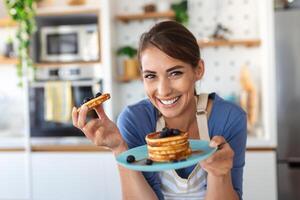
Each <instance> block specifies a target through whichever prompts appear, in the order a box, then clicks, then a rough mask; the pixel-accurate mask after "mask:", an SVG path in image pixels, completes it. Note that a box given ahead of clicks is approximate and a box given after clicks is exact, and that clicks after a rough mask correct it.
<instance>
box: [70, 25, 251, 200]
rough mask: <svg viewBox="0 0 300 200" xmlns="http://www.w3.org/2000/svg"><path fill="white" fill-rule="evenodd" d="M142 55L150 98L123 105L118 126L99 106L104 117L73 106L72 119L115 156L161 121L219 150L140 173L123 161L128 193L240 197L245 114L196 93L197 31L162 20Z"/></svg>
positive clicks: (199, 73) (147, 36) (199, 65)
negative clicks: (171, 166) (181, 165)
mask: <svg viewBox="0 0 300 200" xmlns="http://www.w3.org/2000/svg"><path fill="white" fill-rule="evenodd" d="M138 58H139V62H140V66H141V71H142V74H143V83H144V88H145V92H146V94H147V96H148V99H145V100H142V101H140V102H138V103H136V104H134V105H131V106H128V107H127V108H125V109H124V111H123V112H122V113H121V114H120V116H119V118H118V124H117V126H116V125H115V124H114V123H113V122H112V121H111V120H110V119H108V118H107V116H106V115H105V112H104V111H103V108H102V106H99V107H96V108H95V110H96V112H97V114H98V116H99V119H95V120H92V121H89V122H86V114H87V110H88V109H87V108H82V109H81V110H80V112H79V113H77V112H76V108H74V110H73V123H74V125H75V126H76V127H78V128H80V129H81V130H82V131H83V132H84V133H85V135H86V136H87V137H88V138H90V139H91V140H92V141H93V142H94V143H95V144H96V145H101V146H106V147H108V148H110V149H111V150H112V151H113V153H114V154H115V155H116V156H117V155H119V154H120V153H122V152H124V151H126V150H128V149H131V148H134V147H138V146H141V145H145V144H146V141H145V137H146V136H147V135H148V134H149V133H153V132H158V131H160V130H161V129H163V128H164V127H165V129H166V128H168V129H173V130H174V129H178V130H180V131H182V132H186V133H188V138H189V139H200V140H208V141H210V146H211V147H218V151H217V152H216V153H214V154H213V155H212V156H211V157H209V158H208V159H207V160H204V161H202V162H201V163H198V164H196V165H193V166H190V167H186V168H182V169H179V170H168V171H161V172H145V173H141V172H137V171H131V170H128V169H126V168H123V167H122V166H119V172H120V177H121V184H122V191H123V197H124V199H165V198H166V199H228V200H233V199H241V198H242V177H243V167H244V164H245V146H246V135H247V130H246V114H245V112H244V111H243V110H242V109H241V108H239V107H238V106H236V105H234V104H232V103H230V102H227V101H225V100H223V99H222V98H220V97H219V96H218V95H217V94H215V93H212V94H209V95H208V94H200V95H198V94H196V93H195V83H196V81H198V80H200V79H201V78H202V77H203V75H204V61H203V60H202V59H201V57H200V51H199V47H198V44H197V41H196V39H195V37H194V36H193V35H192V33H191V32H190V31H189V30H188V29H186V28H185V27H184V26H183V25H181V24H179V23H177V22H174V21H164V22H160V23H158V24H156V25H155V26H153V27H152V28H151V29H150V30H149V31H148V32H145V33H144V34H143V35H142V36H141V39H140V44H139V51H138ZM150 161H151V160H150ZM149 163H152V162H148V164H149ZM141 191H142V192H141Z"/></svg>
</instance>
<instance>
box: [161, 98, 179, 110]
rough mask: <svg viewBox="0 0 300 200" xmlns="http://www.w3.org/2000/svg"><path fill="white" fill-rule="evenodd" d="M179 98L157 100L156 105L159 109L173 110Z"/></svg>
mask: <svg viewBox="0 0 300 200" xmlns="http://www.w3.org/2000/svg"><path fill="white" fill-rule="evenodd" d="M180 97H181V96H177V97H174V98H164V99H162V98H157V100H158V105H159V107H161V108H173V107H175V106H176V104H177V102H178V100H179V99H180Z"/></svg>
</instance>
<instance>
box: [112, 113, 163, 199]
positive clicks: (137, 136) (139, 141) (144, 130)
mask: <svg viewBox="0 0 300 200" xmlns="http://www.w3.org/2000/svg"><path fill="white" fill-rule="evenodd" d="M150 114H152V113H150ZM153 114H155V113H153ZM153 120H154V118H152V117H151V116H149V112H148V111H147V110H146V109H145V108H142V109H140V108H136V107H127V108H125V109H124V111H123V112H122V113H121V114H120V115H119V117H118V120H117V126H118V128H119V130H120V132H121V135H122V137H123V139H124V140H125V142H126V143H127V145H128V148H130V149H131V148H134V147H137V146H140V145H144V144H146V141H145V136H146V134H148V133H149V132H151V131H153ZM154 121H155V120H154ZM143 175H144V177H145V179H146V181H147V182H148V184H149V185H150V186H151V187H152V189H153V191H154V192H155V193H156V195H157V197H158V198H159V199H164V197H163V194H162V192H161V189H160V179H159V176H158V174H157V173H154V172H143Z"/></svg>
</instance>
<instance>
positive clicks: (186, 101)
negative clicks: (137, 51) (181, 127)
mask: <svg viewBox="0 0 300 200" xmlns="http://www.w3.org/2000/svg"><path fill="white" fill-rule="evenodd" d="M141 64H142V76H143V82H144V88H145V91H146V94H147V96H148V97H149V99H150V101H151V102H152V104H153V105H154V106H155V107H156V108H157V109H158V110H159V111H160V112H161V113H162V115H163V116H164V117H166V118H174V117H178V116H180V115H181V114H183V113H184V111H186V110H190V109H189V108H191V106H193V105H194V104H192V102H193V100H194V99H193V98H194V89H195V82H196V81H197V80H199V79H201V77H202V75H203V72H204V66H203V62H202V61H201V60H200V61H199V65H198V67H197V68H192V66H191V65H190V64H187V63H184V62H182V61H180V60H177V59H175V58H172V57H170V56H168V55H167V54H165V53H164V52H162V51H161V50H159V49H158V48H156V47H150V48H147V49H145V50H144V51H143V52H142V54H141Z"/></svg>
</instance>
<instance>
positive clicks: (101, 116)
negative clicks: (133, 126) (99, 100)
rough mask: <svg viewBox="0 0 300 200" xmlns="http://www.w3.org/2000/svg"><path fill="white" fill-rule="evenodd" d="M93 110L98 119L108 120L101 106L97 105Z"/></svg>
mask: <svg viewBox="0 0 300 200" xmlns="http://www.w3.org/2000/svg"><path fill="white" fill-rule="evenodd" d="M94 110H95V111H96V113H97V115H98V117H99V118H100V119H101V120H109V118H108V117H107V115H106V113H105V111H104V108H103V105H102V104H101V105H99V106H97V107H95V108H94Z"/></svg>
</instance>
